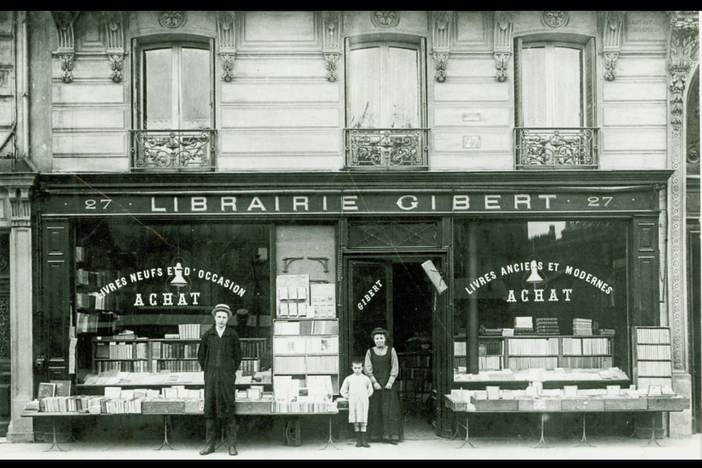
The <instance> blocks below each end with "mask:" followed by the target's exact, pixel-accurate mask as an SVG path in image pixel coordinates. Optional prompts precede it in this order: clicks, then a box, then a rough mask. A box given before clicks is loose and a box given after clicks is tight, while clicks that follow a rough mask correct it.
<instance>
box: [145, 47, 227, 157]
mask: <svg viewBox="0 0 702 468" xmlns="http://www.w3.org/2000/svg"><path fill="white" fill-rule="evenodd" d="M133 76H134V94H133V104H134V116H133V121H134V131H133V136H134V138H133V145H132V151H133V153H134V159H133V164H132V166H133V167H134V168H135V169H169V170H173V169H186V170H192V169H200V170H201V169H203V168H204V169H212V168H214V138H213V134H214V130H213V129H214V105H213V101H214V99H213V88H214V70H213V55H212V46H211V43H210V42H209V41H182V42H173V41H170V42H166V43H164V42H154V43H151V42H148V41H147V42H146V43H144V42H137V41H136V40H135V43H134V55H133Z"/></svg>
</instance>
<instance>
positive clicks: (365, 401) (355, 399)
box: [341, 359, 373, 447]
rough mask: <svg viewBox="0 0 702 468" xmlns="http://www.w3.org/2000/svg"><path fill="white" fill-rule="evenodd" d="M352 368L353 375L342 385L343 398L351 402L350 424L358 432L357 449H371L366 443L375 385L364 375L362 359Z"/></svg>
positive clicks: (357, 360)
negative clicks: (369, 408)
mask: <svg viewBox="0 0 702 468" xmlns="http://www.w3.org/2000/svg"><path fill="white" fill-rule="evenodd" d="M351 368H352V369H353V374H351V375H349V376H348V377H346V378H345V379H344V383H343V384H342V385H341V396H343V397H344V398H346V399H347V400H348V401H349V422H350V423H353V426H354V430H355V431H356V447H370V445H369V444H368V441H366V427H367V424H368V407H369V406H370V396H371V395H372V394H373V383H372V382H371V380H370V379H369V378H368V377H367V376H366V375H364V374H363V361H362V360H361V359H354V360H353V361H352V362H351Z"/></svg>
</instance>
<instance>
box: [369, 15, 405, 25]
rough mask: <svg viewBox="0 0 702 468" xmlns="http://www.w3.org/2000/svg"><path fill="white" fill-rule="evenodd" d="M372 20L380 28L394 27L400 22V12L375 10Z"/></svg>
mask: <svg viewBox="0 0 702 468" xmlns="http://www.w3.org/2000/svg"><path fill="white" fill-rule="evenodd" d="M371 22H372V23H373V25H374V26H376V27H379V28H394V27H395V26H397V25H398V24H400V12H399V11H374V12H372V13H371Z"/></svg>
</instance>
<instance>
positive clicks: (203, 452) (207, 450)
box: [200, 445, 215, 455]
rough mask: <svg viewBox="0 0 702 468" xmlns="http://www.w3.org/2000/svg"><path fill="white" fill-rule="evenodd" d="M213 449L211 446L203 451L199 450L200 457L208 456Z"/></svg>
mask: <svg viewBox="0 0 702 468" xmlns="http://www.w3.org/2000/svg"><path fill="white" fill-rule="evenodd" d="M214 451H215V448H214V447H213V446H211V445H210V446H209V447H205V448H204V449H202V450H200V455H209V454H211V453H214Z"/></svg>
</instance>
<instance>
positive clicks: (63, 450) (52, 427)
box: [44, 418, 69, 452]
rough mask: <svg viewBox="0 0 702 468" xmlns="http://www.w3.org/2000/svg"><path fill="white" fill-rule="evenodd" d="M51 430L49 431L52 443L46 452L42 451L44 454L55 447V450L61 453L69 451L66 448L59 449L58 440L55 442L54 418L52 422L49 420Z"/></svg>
mask: <svg viewBox="0 0 702 468" xmlns="http://www.w3.org/2000/svg"><path fill="white" fill-rule="evenodd" d="M51 429H52V430H51V435H52V437H53V442H52V444H51V447H49V448H48V449H47V450H44V451H45V452H51V450H53V448H54V447H56V448H57V449H58V450H59V451H61V452H68V451H69V449H67V448H65V449H64V448H61V446H60V445H59V443H58V440H56V420H55V418H52V420H51Z"/></svg>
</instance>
